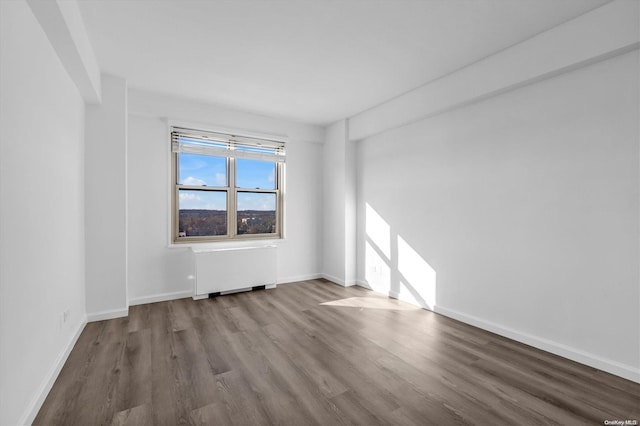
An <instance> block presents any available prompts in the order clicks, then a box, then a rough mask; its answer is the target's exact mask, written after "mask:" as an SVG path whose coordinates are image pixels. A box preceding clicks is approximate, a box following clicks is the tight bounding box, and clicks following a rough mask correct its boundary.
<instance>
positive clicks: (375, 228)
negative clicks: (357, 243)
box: [365, 203, 391, 260]
mask: <svg viewBox="0 0 640 426" xmlns="http://www.w3.org/2000/svg"><path fill="white" fill-rule="evenodd" d="M365 214H366V216H365V224H366V225H365V230H366V232H367V237H369V239H370V240H371V241H372V242H373V244H375V245H376V246H377V248H378V249H379V250H380V251H381V252H382V254H384V255H385V256H386V257H387V260H389V259H391V228H390V227H389V224H388V223H387V222H385V220H384V219H383V218H382V217H381V216H380V215H379V214H378V213H377V212H376V211H375V210H374V209H373V208H372V207H371V206H370V205H369V203H367V206H366V212H365Z"/></svg>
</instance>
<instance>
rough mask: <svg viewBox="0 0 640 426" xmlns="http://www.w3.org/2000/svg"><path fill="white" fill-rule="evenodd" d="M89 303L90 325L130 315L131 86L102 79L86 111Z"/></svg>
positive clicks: (117, 81) (117, 80)
mask: <svg viewBox="0 0 640 426" xmlns="http://www.w3.org/2000/svg"><path fill="white" fill-rule="evenodd" d="M86 126H87V127H86V154H85V161H86V162H85V179H86V180H85V183H86V187H85V197H86V207H85V213H86V299H87V313H88V315H89V319H90V320H99V319H107V318H115V317H118V316H125V315H127V312H128V311H127V308H128V304H127V204H126V203H127V158H126V155H127V84H126V81H125V80H123V79H121V78H118V77H112V76H102V103H101V104H100V105H90V106H88V107H87V121H86Z"/></svg>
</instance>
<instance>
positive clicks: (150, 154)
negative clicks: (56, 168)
mask: <svg viewBox="0 0 640 426" xmlns="http://www.w3.org/2000/svg"><path fill="white" fill-rule="evenodd" d="M129 99H130V102H129V110H130V111H131V112H132V113H131V114H130V116H129V145H128V173H129V176H128V193H129V194H128V204H129V207H128V220H129V240H128V249H129V253H128V265H129V266H128V277H129V299H130V302H131V303H132V304H136V303H142V302H147V301H151V300H159V299H162V298H171V297H178V296H183V297H184V296H188V295H191V294H192V292H193V277H192V275H193V273H194V272H193V260H192V258H191V255H190V253H189V251H188V249H186V248H168V243H169V235H168V232H169V227H168V224H169V194H170V188H169V174H170V163H169V149H170V147H169V139H168V133H167V132H168V128H167V122H166V119H165V118H170V119H173V120H180V121H187V122H192V123H200V124H202V125H204V126H211V127H212V128H217V127H220V128H225V129H235V130H246V131H250V132H258V133H272V134H281V135H283V134H284V135H287V136H289V138H290V142H289V143H288V144H287V164H286V194H285V203H286V212H287V215H286V224H285V226H286V239H285V240H284V241H281V242H279V243H278V245H279V248H278V282H286V281H295V280H302V279H307V278H311V277H317V276H319V273H320V267H321V263H320V262H321V257H322V251H321V237H322V235H321V232H322V230H321V225H322V222H321V221H322V219H321V208H322V207H321V194H322V181H321V176H322V172H321V167H322V164H321V159H322V145H321V144H320V143H313V142H312V141H314V140H315V142H321V141H322V138H323V136H324V132H323V131H322V129H320V128H317V127H314V126H307V125H301V124H296V123H290V122H286V121H283V120H278V119H274V118H269V117H264V116H255V115H253V114H249V113H243V112H240V111H233V110H226V109H223V108H220V107H217V106H211V105H204V104H200V103H195V102H191V101H188V100H184V99H177V98H169V97H164V96H161V95H158V94H149V93H145V92H139V91H131V92H130V96H129ZM161 117H162V118H161Z"/></svg>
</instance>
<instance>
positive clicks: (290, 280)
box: [276, 274, 322, 285]
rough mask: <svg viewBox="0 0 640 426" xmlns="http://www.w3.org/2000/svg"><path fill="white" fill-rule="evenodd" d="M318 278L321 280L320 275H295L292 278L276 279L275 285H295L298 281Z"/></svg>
mask: <svg viewBox="0 0 640 426" xmlns="http://www.w3.org/2000/svg"><path fill="white" fill-rule="evenodd" d="M318 278H322V274H306V275H297V276H293V277H284V278H278V280H277V283H276V284H277V285H280V284H289V283H297V282H299V281H307V280H317V279H318Z"/></svg>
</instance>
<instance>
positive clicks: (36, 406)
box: [19, 316, 87, 425]
mask: <svg viewBox="0 0 640 426" xmlns="http://www.w3.org/2000/svg"><path fill="white" fill-rule="evenodd" d="M85 325H87V317H86V316H85V317H83V318H82V320H81V321H80V324H79V325H78V328H77V329H76V331H75V333H73V335H72V336H71V339H70V340H69V343H67V346H66V347H65V348H64V350H63V351H62V352H60V354H59V355H58V357H57V358H56V360H55V362H54V364H53V366H52V367H51V370H49V373H48V374H47V375H46V376H45V379H44V381H43V382H42V384H41V385H40V387H39V388H38V391H37V392H36V394H35V396H34V397H33V399H32V400H31V403H29V405H28V407H27V410H26V412H25V413H24V415H23V416H22V418H21V419H20V421H19V424H21V425H30V424H32V423H33V421H34V420H35V418H36V416H37V415H38V411H40V408H41V407H42V404H43V403H44V400H45V399H46V398H47V395H49V391H51V388H52V387H53V384H54V383H55V382H56V379H57V378H58V374H60V371H61V370H62V367H63V366H64V363H65V362H67V358H69V354H70V353H71V350H72V349H73V347H74V346H75V345H76V342H77V341H78V338H79V337H80V334H82V330H84V327H85Z"/></svg>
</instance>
